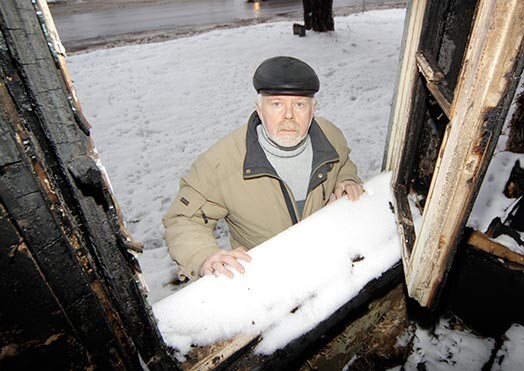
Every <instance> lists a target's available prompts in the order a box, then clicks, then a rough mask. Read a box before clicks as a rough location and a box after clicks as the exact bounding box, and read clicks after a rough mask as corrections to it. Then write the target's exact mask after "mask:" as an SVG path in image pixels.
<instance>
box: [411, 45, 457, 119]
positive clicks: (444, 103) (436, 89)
mask: <svg viewBox="0 0 524 371" xmlns="http://www.w3.org/2000/svg"><path fill="white" fill-rule="evenodd" d="M417 66H418V69H419V71H420V73H421V74H422V75H423V76H424V79H425V80H426V86H427V88H428V90H429V91H430V92H431V94H432V95H433V97H434V98H435V100H436V101H437V103H438V104H439V106H440V108H441V109H442V111H443V112H444V114H445V115H446V116H447V117H448V118H449V116H450V110H451V101H452V100H453V93H451V91H450V90H449V89H448V88H447V83H446V80H445V76H444V72H442V70H441V69H440V67H439V66H438V64H437V61H436V60H435V59H434V58H433V56H432V55H431V54H430V53H429V52H427V51H425V52H418V53H417Z"/></svg>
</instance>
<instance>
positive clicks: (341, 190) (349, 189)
mask: <svg viewBox="0 0 524 371" xmlns="http://www.w3.org/2000/svg"><path fill="white" fill-rule="evenodd" d="M363 193H364V188H362V185H361V184H359V183H356V182H354V181H353V180H344V181H342V182H340V183H338V184H337V185H336V187H335V189H334V191H333V195H332V196H331V198H333V197H334V198H335V199H337V200H338V199H339V198H342V196H344V195H346V196H347V197H348V198H349V199H350V200H351V201H357V200H358V199H359V198H360V196H362V194H363ZM331 201H332V200H331V199H330V202H331Z"/></svg>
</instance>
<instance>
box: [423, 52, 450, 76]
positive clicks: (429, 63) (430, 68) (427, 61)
mask: <svg viewBox="0 0 524 371" xmlns="http://www.w3.org/2000/svg"><path fill="white" fill-rule="evenodd" d="M416 59H417V67H418V69H419V71H420V73H422V75H423V76H424V78H425V79H426V81H427V82H435V83H438V82H442V81H444V79H445V75H444V72H442V70H441V69H440V67H439V66H438V64H437V61H436V60H435V58H434V57H433V56H432V55H431V53H430V52H429V51H419V52H417V53H416Z"/></svg>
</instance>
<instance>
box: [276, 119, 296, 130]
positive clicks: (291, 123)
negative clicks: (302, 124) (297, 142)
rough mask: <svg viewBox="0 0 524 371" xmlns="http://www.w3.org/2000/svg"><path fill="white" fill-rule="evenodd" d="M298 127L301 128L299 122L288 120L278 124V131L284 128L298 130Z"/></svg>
mask: <svg viewBox="0 0 524 371" xmlns="http://www.w3.org/2000/svg"><path fill="white" fill-rule="evenodd" d="M298 129H299V126H298V124H297V123H296V122H295V121H292V120H286V121H284V122H283V123H282V124H280V125H279V126H278V131H282V130H286V131H287V130H293V131H298Z"/></svg>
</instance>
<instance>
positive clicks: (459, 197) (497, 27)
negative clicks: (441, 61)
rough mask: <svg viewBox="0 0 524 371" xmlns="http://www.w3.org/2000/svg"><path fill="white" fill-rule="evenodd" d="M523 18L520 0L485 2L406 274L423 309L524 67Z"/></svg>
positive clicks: (447, 261) (432, 296) (439, 276)
mask: <svg viewBox="0 0 524 371" xmlns="http://www.w3.org/2000/svg"><path fill="white" fill-rule="evenodd" d="M523 19H524V8H523V7H522V6H520V5H519V1H518V0H511V1H490V0H481V1H480V3H479V6H478V11H477V16H476V17H475V23H474V25H473V28H472V36H471V38H470V43H469V45H468V49H467V52H466V55H465V59H464V60H465V63H464V67H463V69H462V71H461V74H460V78H459V84H458V86H457V89H456V90H455V99H454V101H453V104H452V107H451V120H450V124H449V125H450V127H451V129H450V132H449V136H448V139H447V145H446V146H445V148H443V150H442V153H441V161H440V164H439V168H438V170H437V171H436V172H435V175H434V177H433V181H432V184H431V187H430V191H429V195H428V201H427V203H426V207H425V209H424V214H423V220H422V227H421V230H420V232H419V233H418V235H417V240H416V242H415V247H414V250H413V254H412V257H411V260H410V270H409V271H407V272H406V280H407V287H408V294H409V295H410V296H411V297H413V298H415V299H416V300H417V301H418V302H419V303H420V304H421V305H422V306H432V305H433V304H435V302H436V299H437V297H438V292H439V291H438V290H439V287H440V285H441V283H442V281H443V279H444V276H445V274H446V272H447V270H448V269H449V265H450V261H451V259H452V257H453V254H454V250H455V248H456V244H457V241H458V240H459V238H460V235H461V233H462V231H463V227H464V225H465V222H466V219H467V216H468V215H469V212H470V210H471V207H472V204H473V201H474V200H475V197H476V194H477V193H478V189H479V187H480V183H481V181H482V178H483V176H484V174H485V171H486V168H487V165H488V163H489V159H490V158H491V155H492V153H493V150H494V147H495V144H496V141H497V138H498V135H499V133H500V130H501V126H502V124H503V120H504V116H505V114H506V112H507V109H508V106H509V102H510V100H511V98H512V96H513V93H514V91H515V85H516V82H517V81H516V80H517V79H518V76H520V73H521V72H522V62H523V55H522V54H523V48H522V40H523V35H524V22H522V20H523ZM512 76H515V77H516V79H512V78H508V77H512Z"/></svg>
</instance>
